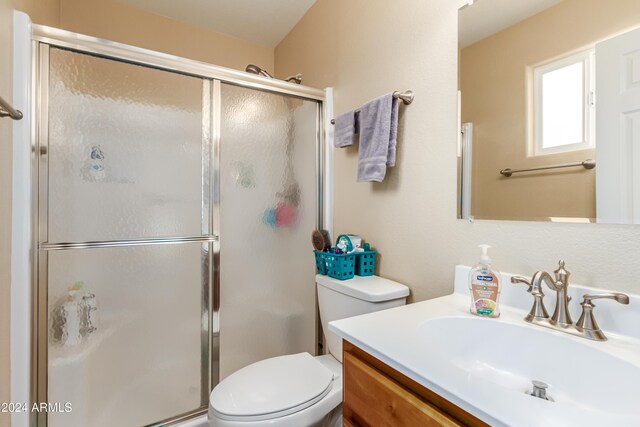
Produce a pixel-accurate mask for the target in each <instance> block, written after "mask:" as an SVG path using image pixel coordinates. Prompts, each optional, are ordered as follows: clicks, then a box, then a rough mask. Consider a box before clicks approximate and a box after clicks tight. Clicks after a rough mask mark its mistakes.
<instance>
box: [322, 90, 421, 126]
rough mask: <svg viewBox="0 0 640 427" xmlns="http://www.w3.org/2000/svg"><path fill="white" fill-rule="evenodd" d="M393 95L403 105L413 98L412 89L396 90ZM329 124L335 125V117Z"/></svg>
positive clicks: (409, 102)
mask: <svg viewBox="0 0 640 427" xmlns="http://www.w3.org/2000/svg"><path fill="white" fill-rule="evenodd" d="M393 97H394V98H396V99H400V100H402V103H403V104H404V105H409V104H411V103H412V102H413V99H414V98H415V95H414V93H413V91H412V90H407V91H405V92H398V91H397V90H396V91H395V92H393ZM356 111H360V109H358V110H356ZM331 124H332V125H335V124H336V119H331Z"/></svg>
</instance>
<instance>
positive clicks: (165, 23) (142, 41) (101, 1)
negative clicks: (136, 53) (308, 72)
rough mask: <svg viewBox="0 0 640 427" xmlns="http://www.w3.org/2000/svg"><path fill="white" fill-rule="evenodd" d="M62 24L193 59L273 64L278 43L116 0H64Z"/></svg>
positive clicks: (227, 63) (270, 67)
mask: <svg viewBox="0 0 640 427" xmlns="http://www.w3.org/2000/svg"><path fill="white" fill-rule="evenodd" d="M60 5H61V7H60V28H63V29H65V30H69V31H74V32H77V33H81V34H88V35H91V36H95V37H100V38H104V39H107V40H113V41H117V42H120V43H127V44H131V45H134V46H139V47H144V48H147V49H152V50H157V51H160V52H164V53H169V54H172V55H177V56H182V57H185V58H189V59H195V60H198V61H203V62H208V63H210V64H216V65H222V66H224V67H230V68H235V69H242V70H244V68H245V67H246V65H247V64H249V63H253V64H258V65H259V66H261V67H263V68H265V69H267V70H273V49H272V48H269V47H265V46H260V45H258V44H255V43H251V42H246V41H244V40H240V39H238V38H235V37H231V36H228V35H226V34H222V33H217V32H214V31H210V30H207V29H204V28H200V27H196V26H192V25H188V24H185V23H182V22H179V21H175V20H172V19H169V18H165V17H163V16H160V15H154V14H152V13H149V12H146V11H143V10H141V9H137V8H135V7H131V6H128V5H125V4H123V3H118V2H117V1H114V0H60Z"/></svg>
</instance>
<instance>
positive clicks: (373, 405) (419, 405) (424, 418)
mask: <svg viewBox="0 0 640 427" xmlns="http://www.w3.org/2000/svg"><path fill="white" fill-rule="evenodd" d="M343 363H344V405H343V414H344V419H345V425H347V426H349V425H353V426H362V427H366V426H371V427H373V426H393V427H403V426H411V427H413V426H425V427H428V426H461V425H462V424H460V423H458V422H457V421H455V420H454V419H453V418H451V417H449V416H448V415H447V414H445V413H443V412H441V411H440V410H438V408H436V407H435V406H433V405H431V404H429V403H428V402H426V401H425V400H423V399H422V398H421V397H420V396H418V395H416V394H414V393H413V392H411V391H410V390H408V389H407V388H405V387H403V386H402V385H401V384H399V383H398V382H396V381H394V380H393V379H391V378H389V377H388V376H387V375H385V374H383V373H382V372H380V371H379V370H377V369H376V368H374V367H372V366H370V365H369V364H367V363H365V362H363V361H362V360H360V359H358V358H357V357H355V356H354V355H352V354H349V353H344V355H343Z"/></svg>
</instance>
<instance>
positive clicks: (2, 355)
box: [0, 0, 13, 427]
mask: <svg viewBox="0 0 640 427" xmlns="http://www.w3.org/2000/svg"><path fill="white" fill-rule="evenodd" d="M12 9H13V4H12V2H11V1H10V0H0V96H2V97H3V98H5V99H6V100H7V101H9V102H11V101H12V96H11V82H12V69H11V68H12V61H11V58H12V55H13V49H12V37H11V34H12V31H13V25H12V22H13V17H12ZM10 201H11V120H9V119H6V118H5V119H0V403H1V402H9V400H10V399H9V381H10V374H9V373H10V370H9V317H10V311H9V310H10V293H9V287H10V281H11V273H10V265H11V203H10ZM9 418H10V417H9V415H8V414H6V413H0V427H7V426H9Z"/></svg>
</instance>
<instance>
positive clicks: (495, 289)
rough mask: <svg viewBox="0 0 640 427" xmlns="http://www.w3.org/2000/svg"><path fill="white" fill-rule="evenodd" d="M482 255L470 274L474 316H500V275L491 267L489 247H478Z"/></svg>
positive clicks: (471, 309)
mask: <svg viewBox="0 0 640 427" xmlns="http://www.w3.org/2000/svg"><path fill="white" fill-rule="evenodd" d="M478 247H479V248H481V249H482V255H481V256H480V261H479V262H478V264H477V265H476V266H475V267H473V268H472V269H471V272H470V273H469V292H470V294H471V308H470V311H471V313H472V314H475V315H477V316H486V317H498V316H500V308H499V301H500V273H499V272H498V271H496V270H494V269H493V268H492V267H491V258H490V257H489V249H490V248H491V246H489V245H478Z"/></svg>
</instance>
